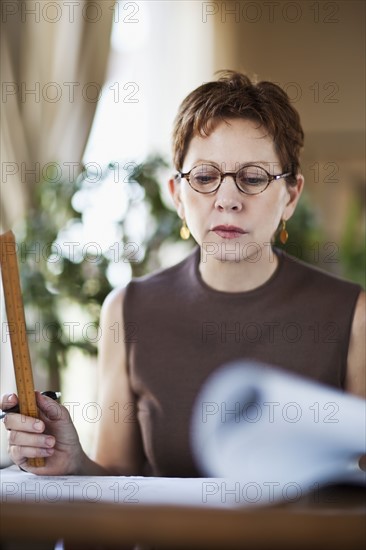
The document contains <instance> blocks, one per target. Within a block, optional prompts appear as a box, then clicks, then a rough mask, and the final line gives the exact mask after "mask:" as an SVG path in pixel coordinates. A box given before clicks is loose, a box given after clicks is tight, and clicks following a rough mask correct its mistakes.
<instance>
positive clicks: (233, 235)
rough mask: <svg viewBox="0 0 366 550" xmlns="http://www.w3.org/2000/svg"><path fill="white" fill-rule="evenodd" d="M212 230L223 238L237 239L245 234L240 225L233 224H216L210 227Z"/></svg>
mask: <svg viewBox="0 0 366 550" xmlns="http://www.w3.org/2000/svg"><path fill="white" fill-rule="evenodd" d="M212 231H214V232H215V233H216V235H219V236H220V237H222V238H223V239H237V238H238V237H241V236H242V235H245V234H246V231H244V229H242V228H241V227H236V226H235V225H217V226H216V227H214V228H213V229H212Z"/></svg>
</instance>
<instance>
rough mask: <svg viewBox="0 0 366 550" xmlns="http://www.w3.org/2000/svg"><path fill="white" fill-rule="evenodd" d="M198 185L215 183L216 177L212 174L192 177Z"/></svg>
mask: <svg viewBox="0 0 366 550" xmlns="http://www.w3.org/2000/svg"><path fill="white" fill-rule="evenodd" d="M194 177H195V179H196V180H197V181H198V183H211V182H212V181H215V180H216V178H217V176H216V175H214V174H198V175H195V176H194Z"/></svg>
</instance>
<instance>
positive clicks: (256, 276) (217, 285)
mask: <svg viewBox="0 0 366 550" xmlns="http://www.w3.org/2000/svg"><path fill="white" fill-rule="evenodd" d="M277 266H278V257H277V255H276V253H275V252H274V251H273V250H272V249H267V250H265V251H263V254H262V256H261V258H260V259H258V260H254V259H253V258H252V259H242V260H241V261H240V262H235V261H227V260H226V261H222V260H220V259H217V258H214V257H212V256H209V257H206V258H205V261H202V256H201V261H200V264H199V271H200V274H201V277H202V280H203V281H204V282H205V283H206V284H207V285H208V286H210V287H211V288H213V289H215V290H219V291H221V292H246V291H249V290H254V289H255V288H258V287H259V286H261V285H263V284H264V283H266V282H267V281H268V280H269V279H270V278H271V277H272V275H273V273H274V272H275V271H276V269H277Z"/></svg>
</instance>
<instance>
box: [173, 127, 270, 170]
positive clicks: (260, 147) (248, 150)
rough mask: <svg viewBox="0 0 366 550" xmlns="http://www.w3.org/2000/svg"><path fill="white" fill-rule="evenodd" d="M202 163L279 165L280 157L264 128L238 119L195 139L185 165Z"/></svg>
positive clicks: (188, 150)
mask: <svg viewBox="0 0 366 550" xmlns="http://www.w3.org/2000/svg"><path fill="white" fill-rule="evenodd" d="M199 160H207V161H208V160H213V161H216V162H228V163H232V162H233V163H238V162H240V163H243V162H252V161H259V160H262V161H264V162H278V157H277V154H276V151H275V144H274V141H273V139H272V137H271V136H270V135H269V134H268V132H267V131H266V129H265V128H264V127H263V126H260V125H258V122H256V121H252V120H248V119H242V118H240V119H239V118H238V119H229V120H219V121H215V122H214V123H213V124H212V126H211V128H210V131H209V133H208V135H201V134H198V133H196V134H194V135H193V137H192V139H191V141H190V143H189V146H188V149H187V154H186V156H185V161H184V165H186V164H187V163H192V162H196V161H199Z"/></svg>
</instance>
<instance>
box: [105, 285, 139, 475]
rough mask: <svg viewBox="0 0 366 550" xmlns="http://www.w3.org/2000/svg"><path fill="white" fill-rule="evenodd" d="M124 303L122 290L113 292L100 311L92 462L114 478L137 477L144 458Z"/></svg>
mask: <svg viewBox="0 0 366 550" xmlns="http://www.w3.org/2000/svg"><path fill="white" fill-rule="evenodd" d="M123 299H124V290H123V289H118V290H115V291H113V292H111V294H110V295H109V296H108V297H107V299H106V301H105V302H104V304H103V308H102V314H101V331H102V337H101V339H100V343H99V355H98V403H99V405H100V406H101V409H102V415H101V419H100V421H99V423H98V426H97V431H96V440H95V450H94V458H95V460H96V462H97V463H98V464H100V465H101V466H103V467H104V468H106V469H107V470H108V471H109V472H112V473H114V474H116V475H139V474H141V473H142V468H143V464H144V454H143V451H142V442H141V435H140V429H139V425H138V423H137V419H136V403H135V399H134V395H133V393H132V391H131V388H130V383H129V378H128V371H127V361H126V346H125V342H124V330H123V317H122V310H123V309H122V308H123Z"/></svg>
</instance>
